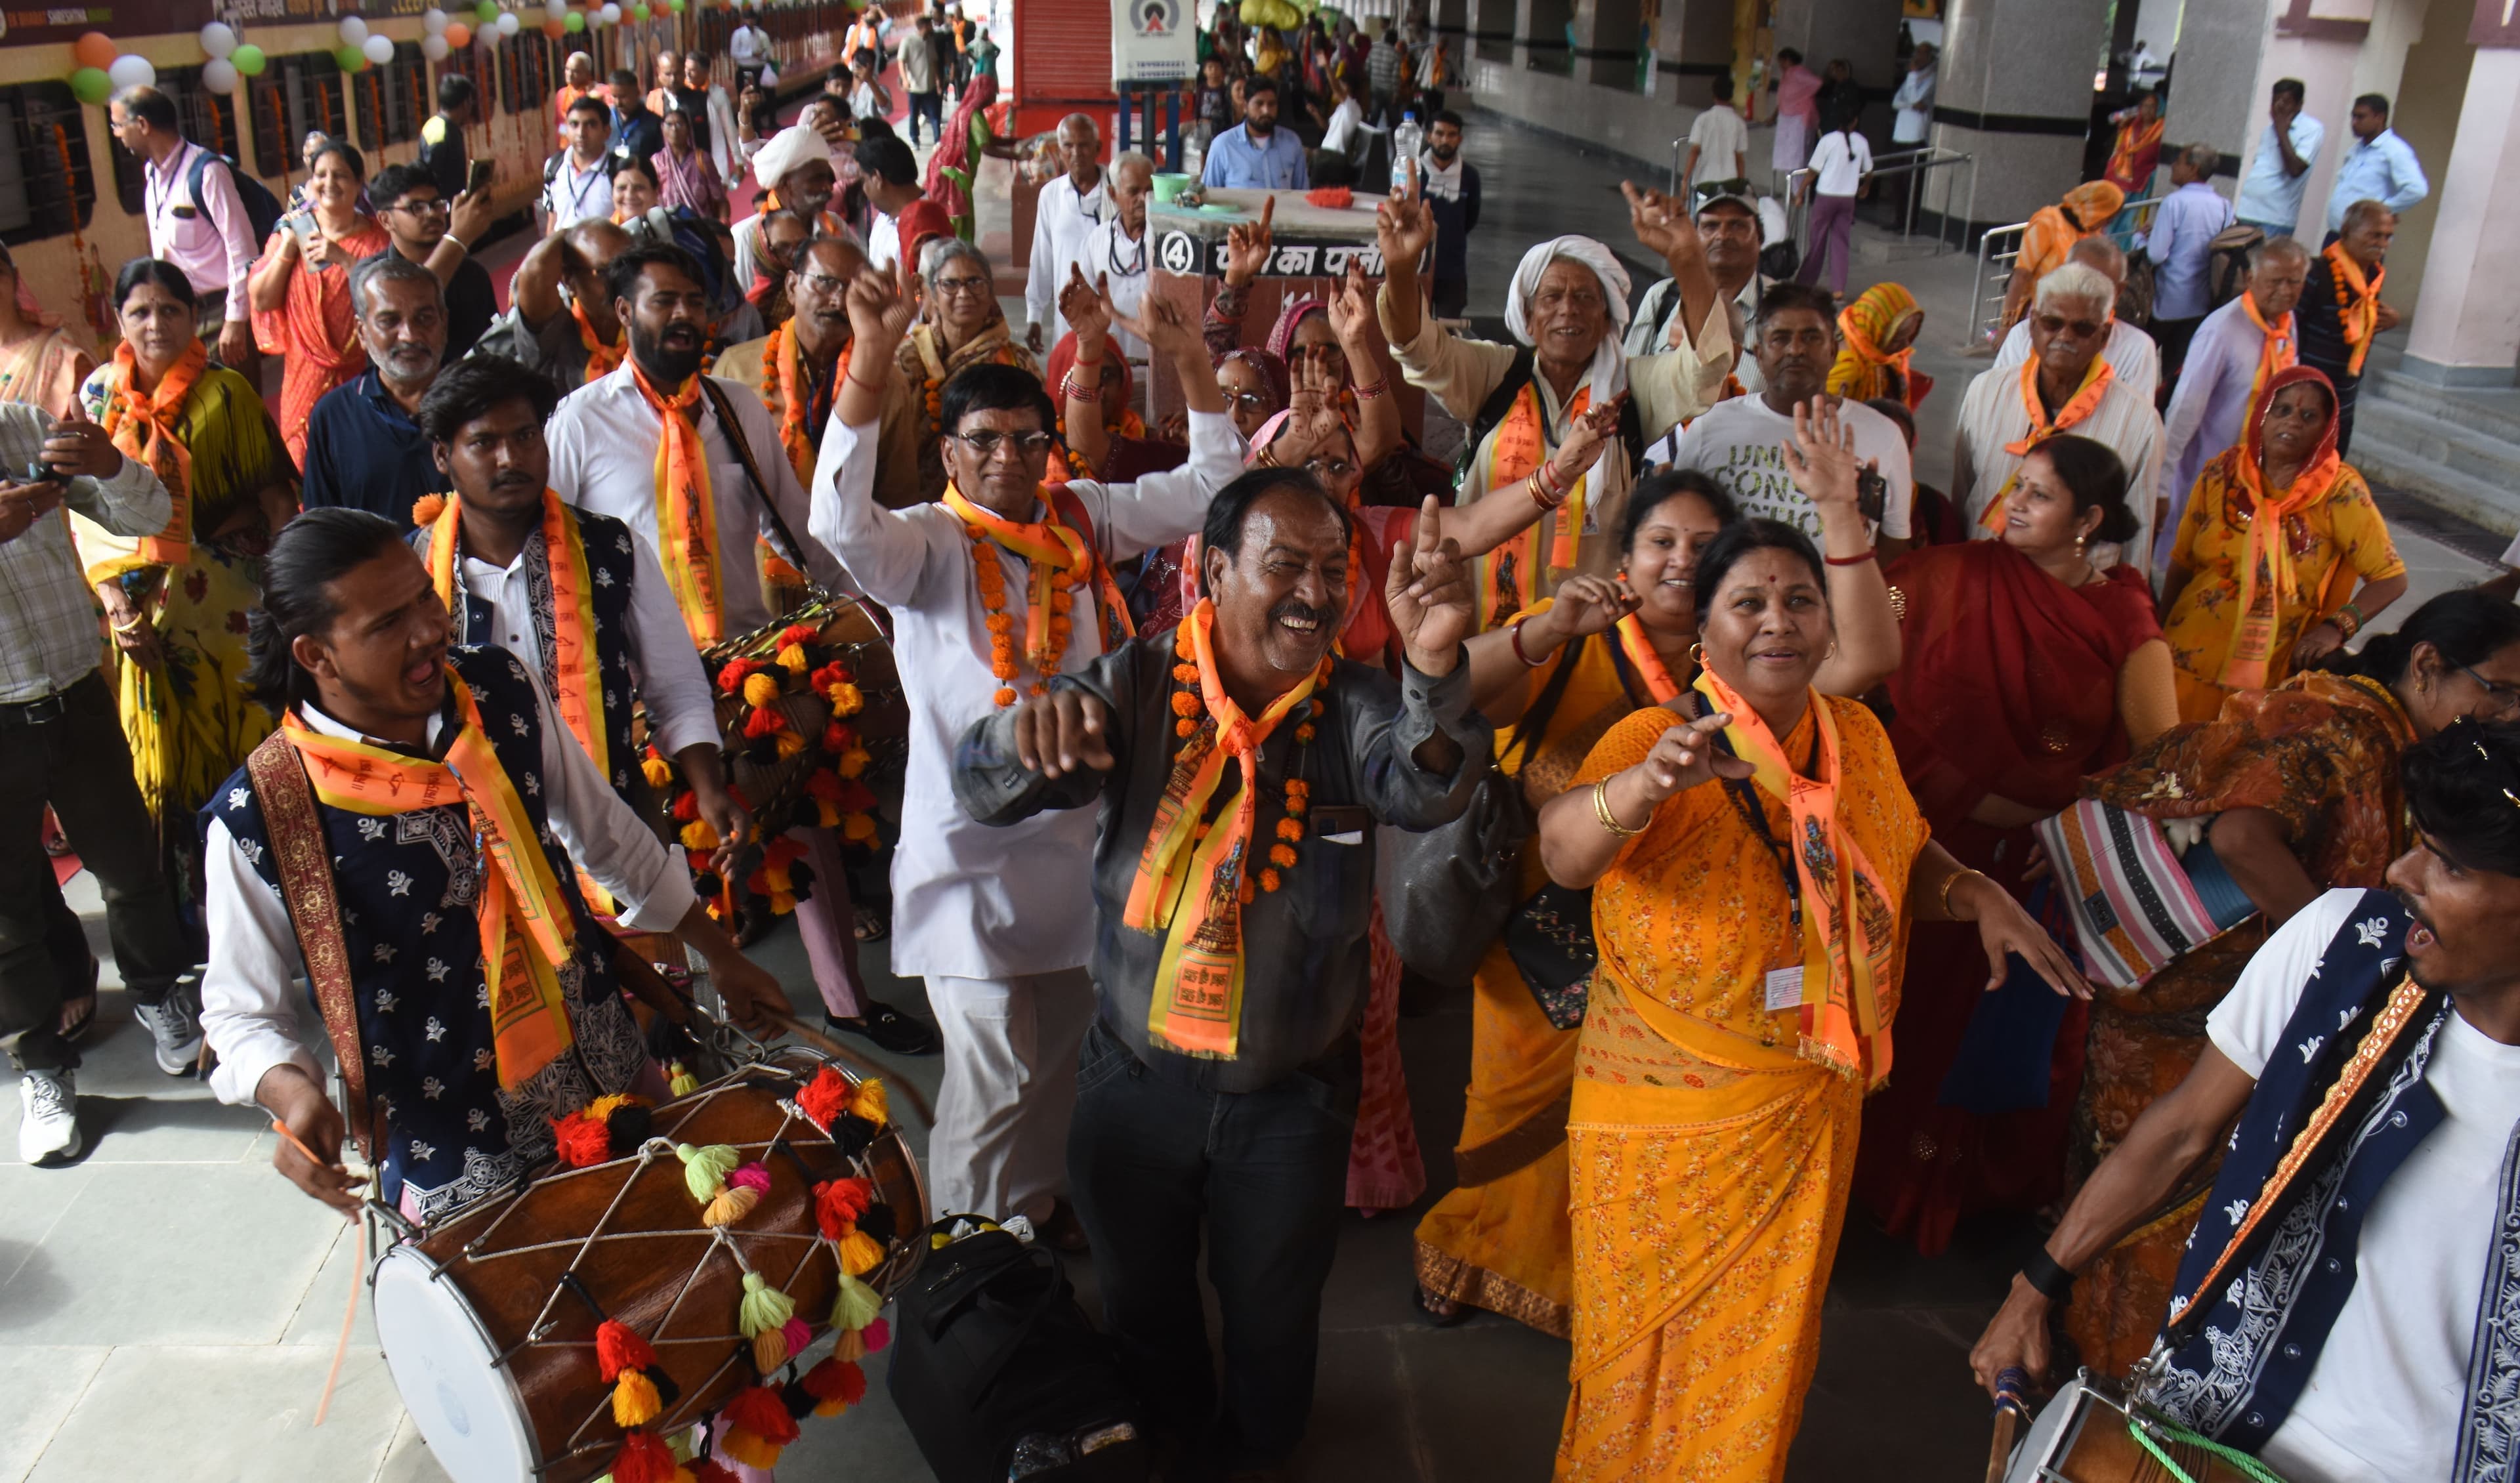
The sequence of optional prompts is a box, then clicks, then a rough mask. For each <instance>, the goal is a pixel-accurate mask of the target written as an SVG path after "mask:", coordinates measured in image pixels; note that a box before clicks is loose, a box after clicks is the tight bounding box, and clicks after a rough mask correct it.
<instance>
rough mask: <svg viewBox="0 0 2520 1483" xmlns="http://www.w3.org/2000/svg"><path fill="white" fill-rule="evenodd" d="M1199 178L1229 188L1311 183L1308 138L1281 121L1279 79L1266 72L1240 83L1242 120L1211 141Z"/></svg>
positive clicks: (1271, 188)
mask: <svg viewBox="0 0 2520 1483" xmlns="http://www.w3.org/2000/svg"><path fill="white" fill-rule="evenodd" d="M1199 180H1200V182H1201V183H1202V184H1205V185H1210V186H1220V187H1223V188H1226V189H1228V190H1257V191H1301V190H1304V189H1306V188H1307V187H1309V186H1310V185H1311V184H1312V177H1311V176H1310V174H1309V173H1307V166H1306V164H1305V162H1304V142H1303V141H1302V140H1300V139H1297V138H1296V137H1295V133H1294V131H1293V130H1292V129H1282V128H1280V127H1279V126H1278V84H1277V83H1275V82H1273V81H1271V80H1270V79H1269V77H1268V76H1267V74H1265V73H1263V74H1260V75H1256V76H1253V77H1251V78H1249V79H1247V80H1246V81H1244V83H1243V84H1242V121H1241V122H1240V123H1238V124H1236V125H1235V126H1234V127H1232V128H1230V129H1227V130H1226V131H1225V132H1224V133H1222V134H1219V135H1217V136H1216V139H1215V141H1214V142H1213V143H1211V144H1209V145H1208V147H1207V163H1206V164H1205V165H1204V166H1203V167H1202V168H1201V169H1200V171H1199Z"/></svg>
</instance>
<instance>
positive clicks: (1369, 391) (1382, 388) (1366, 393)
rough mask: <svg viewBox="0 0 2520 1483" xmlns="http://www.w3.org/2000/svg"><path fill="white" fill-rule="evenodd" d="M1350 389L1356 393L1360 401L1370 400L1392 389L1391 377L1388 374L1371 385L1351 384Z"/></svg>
mask: <svg viewBox="0 0 2520 1483" xmlns="http://www.w3.org/2000/svg"><path fill="white" fill-rule="evenodd" d="M1348 389H1349V390H1351V391H1354V392H1355V393H1356V399H1357V400H1358V401H1361V402H1370V401H1372V400H1373V399H1374V398H1375V397H1377V396H1380V395H1382V394H1383V393H1384V392H1386V391H1389V390H1390V389H1391V378H1389V377H1387V376H1386V377H1384V378H1383V379H1382V380H1380V381H1378V382H1374V383H1373V385H1371V386H1351V387H1349V388H1348Z"/></svg>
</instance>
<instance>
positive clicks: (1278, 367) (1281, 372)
mask: <svg viewBox="0 0 2520 1483" xmlns="http://www.w3.org/2000/svg"><path fill="white" fill-rule="evenodd" d="M1230 360H1238V361H1240V362H1242V363H1243V364H1244V365H1246V366H1249V367H1250V368H1251V369H1252V370H1254V371H1257V372H1259V373H1260V379H1261V380H1262V381H1265V382H1268V383H1269V389H1270V391H1271V392H1273V393H1275V394H1276V396H1277V398H1278V406H1277V409H1276V410H1278V411H1280V412H1283V411H1285V410H1286V404H1287V403H1288V402H1291V401H1293V400H1294V399H1295V378H1294V375H1293V373H1291V372H1289V371H1288V370H1287V369H1286V358H1285V357H1284V356H1283V355H1280V354H1279V353H1277V352H1276V351H1274V350H1263V349H1261V348H1260V347H1259V346H1257V345H1237V346H1235V347H1234V348H1233V349H1231V350H1222V351H1219V352H1217V355H1216V358H1215V361H1214V365H1215V367H1216V369H1217V370H1219V371H1222V370H1224V369H1225V363H1226V362H1227V361H1230Z"/></svg>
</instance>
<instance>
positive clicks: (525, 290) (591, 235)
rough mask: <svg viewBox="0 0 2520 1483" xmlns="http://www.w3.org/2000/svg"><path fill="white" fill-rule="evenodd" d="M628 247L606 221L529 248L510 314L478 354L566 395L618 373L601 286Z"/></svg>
mask: <svg viewBox="0 0 2520 1483" xmlns="http://www.w3.org/2000/svg"><path fill="white" fill-rule="evenodd" d="M630 241H631V239H630V234H629V233H627V232H624V231H622V230H621V229H620V228H619V227H616V226H614V225H613V224H612V223H610V222H608V221H582V222H579V223H578V224H577V225H576V226H573V227H571V228H569V229H568V230H567V231H565V232H555V233H553V234H552V235H551V236H549V237H546V238H544V239H543V240H542V241H540V242H538V243H535V244H534V245H533V246H532V247H529V248H527V249H526V251H525V256H524V260H523V261H521V262H519V263H517V276H516V277H515V278H514V279H513V280H511V281H510V283H509V285H508V294H509V306H508V312H507V313H505V314H502V315H500V316H499V317H498V319H497V320H496V321H494V322H493V323H492V324H491V326H490V332H489V333H488V334H487V335H484V336H482V337H481V343H480V345H479V347H478V348H479V349H480V351H481V353H482V354H485V355H504V356H506V357H508V358H509V359H510V360H513V361H517V362H518V363H520V364H522V365H523V366H525V367H526V368H527V369H528V370H533V371H539V372H541V373H542V374H543V375H545V376H548V377H550V378H551V379H552V380H553V381H554V382H558V383H559V385H560V387H561V389H562V391H563V392H565V391H568V390H571V389H574V388H575V387H578V386H581V385H584V384H586V383H588V382H595V381H600V380H602V379H603V378H604V377H606V376H608V375H610V374H611V373H612V372H613V371H615V370H617V369H619V367H620V365H621V355H622V348H623V347H622V331H621V320H620V317H619V316H617V315H616V314H614V313H613V310H612V295H611V294H610V293H609V292H607V291H606V289H605V286H604V285H605V274H606V271H607V269H608V268H610V267H611V265H612V259H613V257H614V256H615V255H616V254H618V253H620V252H623V251H625V250H627V249H628V248H629V247H630Z"/></svg>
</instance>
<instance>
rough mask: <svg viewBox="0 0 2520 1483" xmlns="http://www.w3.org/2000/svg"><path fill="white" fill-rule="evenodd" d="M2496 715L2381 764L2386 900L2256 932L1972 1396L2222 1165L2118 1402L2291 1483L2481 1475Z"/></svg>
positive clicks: (2503, 1345) (2496, 860) (2337, 899)
mask: <svg viewBox="0 0 2520 1483" xmlns="http://www.w3.org/2000/svg"><path fill="white" fill-rule="evenodd" d="M2503 710H2504V714H2505V717H2506V718H2505V719H2504V720H2502V721H2499V722H2497V723H2493V724H2485V723H2481V722H2478V721H2473V720H2462V721H2456V722H2453V723H2452V724H2451V725H2449V726H2446V727H2444V728H2442V730H2440V731H2439V732H2437V733H2435V734H2434V735H2433V736H2432V737H2430V738H2429V739H2427V740H2425V741H2421V742H2419V743H2417V744H2415V745H2414V746H2413V747H2411V748H2409V749H2408V752H2407V754H2406V757H2405V760H2404V763H2403V764H2402V768H2401V778H2402V781H2403V784H2404V786H2405V788H2406V800H2407V807H2408V811H2409V812H2410V813H2411V814H2412V815H2413V817H2414V821H2415V825H2416V828H2417V830H2418V834H2417V837H2416V840H2415V843H2414V846H2413V847H2412V848H2411V849H2409V850H2408V851H2407V853H2406V854H2405V855H2403V856H2401V857H2399V859H2398V861H2397V862H2396V863H2395V864H2393V865H2391V866H2390V867H2389V875H2388V880H2389V886H2390V890H2391V892H2394V893H2395V896H2394V899H2393V898H2392V895H2391V894H2390V892H2382V891H2362V890H2336V891H2329V892H2327V893H2326V894H2325V895H2323V896H2320V897H2318V899H2317V900H2315V901H2313V902H2312V903H2311V904H2310V905H2309V906H2308V907H2306V908H2304V909H2303V910H2302V911H2301V912H2299V913H2297V914H2296V915H2294V916H2293V918H2292V919H2291V920H2290V921H2286V922H2285V923H2284V924H2283V926H2281V927H2280V928H2278V929H2276V930H2275V932H2274V933H2273V935H2272V936H2271V937H2269V938H2268V939H2267V944H2266V946H2265V947H2263V948H2261V949H2259V950H2258V953H2257V956H2256V957H2254V958H2252V959H2251V960H2250V961H2249V966H2248V967H2247V968H2246V969H2245V970H2244V971H2243V972H2242V973H2241V975H2240V979H2239V982H2238V983H2237V984H2236V985H2234V986H2233V988H2232V990H2231V992H2230V995H2229V996H2228V998H2226V999H2225V1000H2224V1001H2223V1002H2222V1004H2220V1005H2219V1006H2217V1007H2216V1008H2215V1010H2214V1011H2213V1014H2212V1016H2211V1017H2210V1018H2209V1019H2208V1020H2207V1022H2206V1033H2207V1034H2208V1036H2210V1037H2211V1041H2212V1044H2211V1045H2210V1047H2209V1048H2208V1049H2207V1050H2206V1052H2205V1054H2204V1056H2203V1058H2202V1059H2200V1060H2199V1061H2198V1062H2197V1064H2196V1068H2195V1069H2194V1070H2193V1071H2191V1072H2189V1073H2188V1075H2187V1079H2186V1080H2184V1081H2183V1082H2182V1083H2180V1085H2179V1086H2178V1088H2177V1089H2176V1090H2174V1091H2172V1092H2171V1093H2170V1094H2169V1095H2167V1096H2165V1097H2163V1098H2162V1099H2161V1100H2159V1101H2155V1102H2154V1103H2153V1104H2152V1105H2151V1106H2150V1107H2149V1108H2147V1109H2145V1111H2144V1113H2143V1115H2142V1116H2141V1117H2140V1118H2138V1120H2137V1122H2136V1124H2135V1126H2134V1128H2133V1129H2132V1130H2131V1131H2130V1132H2129V1133H2128V1135H2127V1137H2126V1140H2125V1142H2123V1143H2121V1144H2120V1145H2119V1146H2117V1148H2116V1150H2115V1151H2113V1152H2112V1153H2110V1155H2109V1156H2108V1157H2107V1158H2106V1159H2104V1160H2102V1161H2101V1163H2100V1165H2099V1167H2098V1168H2097V1169H2096V1170H2094V1171H2093V1174H2092V1177H2091V1180H2090V1182H2089V1183H2087V1184H2085V1185H2084V1187H2083V1190H2082V1192H2081V1193H2079V1194H2077V1195H2076V1196H2075V1198H2074V1202H2073V1204H2072V1205H2071V1206H2070V1207H2068V1208H2067V1210H2066V1212H2065V1218H2064V1220H2063V1221H2062V1222H2061V1223H2060V1224H2059V1225H2058V1226H2057V1228H2056V1233H2055V1235H2054V1236H2051V1237H2049V1239H2048V1242H2047V1245H2046V1246H2045V1247H2044V1248H2043V1249H2042V1250H2041V1251H2040V1252H2039V1253H2038V1254H2037V1255H2036V1256H2034V1257H2033V1258H2032V1259H2031V1262H2030V1264H2029V1266H2028V1267H2026V1268H2025V1269H2024V1270H2023V1272H2022V1274H2021V1275H2020V1276H2018V1277H2016V1278H2015V1279H2014V1280H2013V1283H2012V1293H2011V1296H2010V1297H2009V1298H2008V1299H2007V1300H2006V1301H2005V1303H2004V1305H2003V1310H2002V1311H2001V1312H2000V1313H1998V1314H1997V1316H1996V1319H1995V1322H1994V1323H1993V1324H1992V1325H1990V1326H1988V1328H1987V1330H1986V1333H1985V1336H1984V1337H1982V1338H1980V1339H1979V1340H1978V1343H1977V1348H1976V1349H1975V1351H1974V1352H1972V1354H1971V1355H1970V1365H1971V1367H1972V1368H1973V1369H1974V1370H1975V1371H1976V1373H1977V1377H1978V1379H1979V1382H1980V1383H1982V1384H1986V1385H1988V1386H1989V1388H1990V1389H1992V1388H1993V1386H1994V1384H1995V1382H1996V1380H1997V1378H1998V1376H1999V1375H2000V1373H2001V1372H2002V1371H2003V1370H2004V1369H2005V1368H2007V1367H2018V1368H2020V1369H2022V1370H2024V1371H2028V1372H2029V1373H2030V1374H2031V1375H2032V1376H2033V1378H2034V1379H2035V1378H2036V1377H2037V1376H2038V1374H2039V1372H2040V1371H2042V1370H2044V1369H2045V1368H2046V1366H2047V1364H2048V1310H2049V1309H2050V1307H2051V1306H2053V1305H2055V1304H2057V1303H2060V1302H2061V1301H2062V1300H2063V1299H2064V1297H2065V1296H2066V1294H2067V1293H2068V1292H2069V1291H2070V1290H2071V1288H2072V1284H2073V1281H2074V1277H2073V1274H2074V1273H2075V1271H2076V1270H2077V1269H2079V1268H2081V1267H2083V1266H2084V1265H2086V1264H2088V1263H2089V1262H2091V1261H2092V1260H2093V1258H2094V1257H2096V1256H2098V1255H2099V1254H2100V1253H2101V1252H2102V1251H2104V1250H2106V1249H2107V1248H2108V1247H2109V1246H2110V1245H2111V1244H2112V1243H2113V1242H2114V1241H2116V1239H2117V1238H2118V1237H2119V1236H2123V1235H2124V1234H2125V1233H2127V1232H2129V1231H2131V1230H2133V1229H2135V1228H2136V1227H2138V1226H2139V1225H2141V1224H2143V1223H2144V1222H2145V1221H2146V1220H2148V1219H2150V1218H2151V1216H2152V1214H2153V1213H2154V1211H2155V1210H2157V1209H2158V1208H2159V1207H2160V1206H2161V1204H2162V1202H2163V1201H2164V1200H2165V1199H2167V1198H2170V1197H2172V1195H2173V1191H2178V1190H2182V1189H2185V1188H2188V1183H2187V1182H2188V1181H2189V1180H2190V1179H2191V1178H2192V1177H2193V1175H2194V1171H2196V1170H2197V1169H2199V1168H2201V1167H2202V1166H2203V1164H2204V1163H2205V1161H2206V1160H2207V1159H2208V1158H2209V1157H2211V1156H2212V1155H2213V1154H2214V1153H2215V1152H2217V1151H2221V1152H2222V1153H2223V1164H2222V1168H2221V1170H2220V1172H2219V1173H2217V1174H2216V1175H2215V1177H2214V1186H2213V1190H2212V1191H2211V1192H2210V1193H2209V1194H2207V1195H2206V1196H2205V1198H2204V1201H2203V1204H2202V1207H2201V1208H2202V1212H2203V1213H2202V1215H2201V1216H2200V1217H2199V1218H2198V1220H2197V1226H2196V1232H2195V1235H2194V1236H2193V1237H2192V1238H2191V1239H2190V1240H2189V1242H2188V1246H2187V1252H2186V1256H2185V1258H2184V1259H2183V1261H2182V1263H2181V1264H2180V1270H2179V1278H2178V1281H2177V1283H2176V1285H2175V1287H2174V1289H2173V1290H2174V1293H2175V1296H2174V1298H2173V1299H2172V1302H2171V1308H2170V1311H2171V1313H2172V1314H2173V1315H2174V1317H2173V1318H2172V1320H2171V1321H2170V1323H2169V1324H2168V1325H2167V1326H2165V1327H2164V1328H2163V1330H2162V1334H2161V1337H2160V1339H2159V1341H2158V1342H2157V1344H2156V1346H2155V1359H2156V1360H2159V1361H2160V1362H2161V1364H2162V1368H2161V1370H2160V1371H2159V1376H2158V1378H2157V1379H2156V1380H2155V1381H2154V1382H2153V1384H2152V1385H2151V1387H2150V1389H2149V1393H2148V1395H2147V1396H2146V1397H2145V1398H2146V1399H2148V1400H2149V1402H2150V1403H2151V1404H2152V1405H2154V1406H2155V1407H2158V1408H2159V1409H2161V1410H2162V1411H2164V1412H2166V1413H2168V1414H2169V1415H2170V1416H2172V1417H2173V1418H2175V1419H2177V1420H2180V1421H2182V1422H2183V1423H2184V1424H2186V1425H2188V1426H2191V1427H2194V1428H2195V1429H2197V1430H2199V1431H2201V1432H2203V1433H2205V1434H2206V1435H2207V1436H2210V1437H2213V1438H2216V1439H2217V1440H2219V1441H2221V1442H2223V1443H2224V1444H2226V1445H2228V1446H2231V1447H2235V1448H2237V1449H2239V1450H2240V1451H2243V1452H2246V1453H2249V1454H2252V1455H2254V1456H2256V1457H2257V1458H2259V1459H2261V1460H2262V1461H2265V1462H2266V1463H2267V1464H2268V1465H2270V1466H2271V1467H2273V1469H2275V1470H2276V1471H2277V1472H2279V1473H2281V1474H2282V1476H2284V1477H2286V1478H2288V1479H2291V1480H2293V1483H2348V1480H2352V1479H2363V1478H2392V1479H2423V1480H2427V1483H2429V1480H2434V1479H2467V1478H2481V1477H2485V1476H2489V1475H2490V1469H2489V1468H2487V1467H2486V1466H2485V1464H2484V1463H2483V1461H2481V1460H2480V1459H2481V1455H2486V1454H2489V1453H2490V1449H2492V1448H2494V1447H2495V1446H2497V1445H2498V1444H2497V1443H2496V1441H2495V1440H2494V1439H2496V1438H2502V1437H2508V1436H2510V1435H2511V1434H2512V1431H2513V1428H2514V1427H2515V1426H2520V1400H2515V1398H2514V1397H2515V1390H2514V1387H2513V1385H2512V1370H2513V1365H2514V1361H2513V1359H2512V1349H2511V1343H2510V1339H2511V1334H2510V1324H2511V1319H2510V1314H2511V1311H2512V1307H2511V1298H2510V1294H2511V1292H2512V1290H2513V1287H2514V1284H2515V1283H2520V1249H2515V1247H2514V1245H2513V1243H2512V1240H2511V1236H2510V1233H2511V1232H2512V1231H2513V1230H2515V1229H2520V934H2515V933H2513V932H2512V931H2511V926H2510V924H2511V921H2512V919H2513V917H2514V916H2515V914H2520V725H2515V724H2514V723H2513V722H2512V721H2511V720H2510V719H2508V707H2504V708H2503ZM2235 1123H2236V1126H2235ZM2243 1304H2245V1305H2246V1307H2245V1310H2244V1309H2243V1306H2242V1305H2243Z"/></svg>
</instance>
